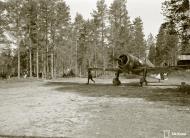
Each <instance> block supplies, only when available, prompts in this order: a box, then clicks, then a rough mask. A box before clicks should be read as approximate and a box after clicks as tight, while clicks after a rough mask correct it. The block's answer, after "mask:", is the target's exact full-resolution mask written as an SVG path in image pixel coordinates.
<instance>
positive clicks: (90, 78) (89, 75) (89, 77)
mask: <svg viewBox="0 0 190 138" xmlns="http://www.w3.org/2000/svg"><path fill="white" fill-rule="evenodd" d="M90 80H91V81H92V82H94V83H95V81H94V80H93V78H92V73H91V71H90V70H88V82H87V84H89V81H90Z"/></svg>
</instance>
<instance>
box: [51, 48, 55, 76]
mask: <svg viewBox="0 0 190 138" xmlns="http://www.w3.org/2000/svg"><path fill="white" fill-rule="evenodd" d="M53 55H54V54H53V51H52V53H51V78H52V79H53V78H54V73H53V69H54V65H53V57H54V56H53Z"/></svg>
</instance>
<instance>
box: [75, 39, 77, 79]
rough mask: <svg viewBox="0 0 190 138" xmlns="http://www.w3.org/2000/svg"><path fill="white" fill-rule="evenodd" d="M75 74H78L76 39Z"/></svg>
mask: <svg viewBox="0 0 190 138" xmlns="http://www.w3.org/2000/svg"><path fill="white" fill-rule="evenodd" d="M75 68H76V69H75V74H76V76H77V75H78V43H77V40H76V65H75Z"/></svg>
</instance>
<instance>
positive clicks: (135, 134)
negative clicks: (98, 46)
mask: <svg viewBox="0 0 190 138" xmlns="http://www.w3.org/2000/svg"><path fill="white" fill-rule="evenodd" d="M95 80H96V84H90V85H86V84H85V83H86V79H83V78H82V79H79V78H68V79H58V80H51V81H45V80H41V81H39V80H38V81H36V80H24V79H23V80H20V81H18V80H9V81H1V82H0V134H1V135H14V136H23V135H27V136H45V137H56V136H57V137H60V136H61V137H64V136H66V137H76V138H164V134H163V131H164V130H170V135H171V137H170V138H181V137H182V138H189V137H190V95H188V94H185V93H181V92H179V91H178V89H177V85H178V84H180V82H181V81H179V80H178V79H172V81H171V80H168V81H166V82H164V83H163V82H162V83H156V81H155V80H151V82H152V83H150V86H146V87H139V86H138V83H137V80H136V79H131V80H122V82H123V83H124V84H123V85H122V86H119V87H115V86H112V85H111V81H112V80H111V79H95ZM176 84H177V85H176ZM174 134H178V135H177V136H175V135H174ZM184 134H185V136H184ZM182 135H183V136H182Z"/></svg>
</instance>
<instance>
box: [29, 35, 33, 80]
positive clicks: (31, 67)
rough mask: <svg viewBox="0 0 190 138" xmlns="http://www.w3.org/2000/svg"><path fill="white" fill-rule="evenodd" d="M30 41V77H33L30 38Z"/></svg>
mask: <svg viewBox="0 0 190 138" xmlns="http://www.w3.org/2000/svg"><path fill="white" fill-rule="evenodd" d="M29 39H30V40H29V41H30V48H29V57H30V61H29V62H30V77H32V42H31V38H29Z"/></svg>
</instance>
